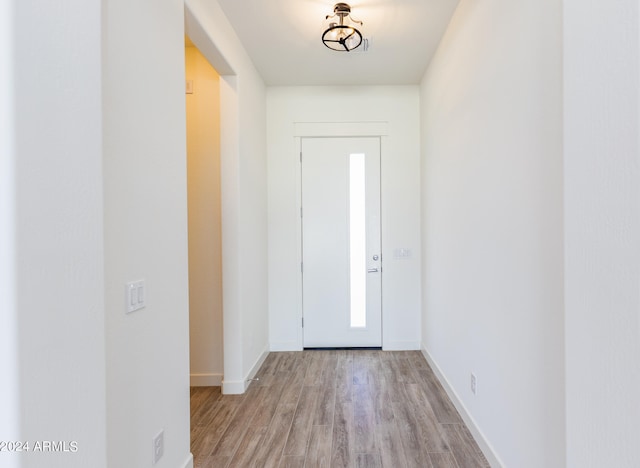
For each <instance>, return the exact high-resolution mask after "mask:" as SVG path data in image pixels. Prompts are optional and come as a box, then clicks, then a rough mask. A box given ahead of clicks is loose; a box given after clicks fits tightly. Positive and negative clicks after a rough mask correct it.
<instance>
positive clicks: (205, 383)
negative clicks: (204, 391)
mask: <svg viewBox="0 0 640 468" xmlns="http://www.w3.org/2000/svg"><path fill="white" fill-rule="evenodd" d="M190 384H191V386H192V387H220V386H221V385H222V374H191V379H190Z"/></svg>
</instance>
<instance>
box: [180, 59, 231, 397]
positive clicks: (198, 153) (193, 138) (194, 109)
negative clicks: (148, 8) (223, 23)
mask: <svg viewBox="0 0 640 468" xmlns="http://www.w3.org/2000/svg"><path fill="white" fill-rule="evenodd" d="M185 69H186V79H187V80H188V81H189V82H191V84H192V90H191V93H189V94H186V110H187V186H188V204H189V208H188V211H189V361H190V369H191V385H192V386H220V385H221V384H222V375H223V342H222V334H223V322H222V246H221V228H220V225H221V212H220V76H219V75H218V73H217V72H216V71H215V70H214V69H213V67H212V66H211V65H210V64H209V62H208V61H207V60H206V59H205V58H204V57H203V55H202V54H201V53H200V51H199V50H198V49H197V48H195V47H193V46H191V47H186V48H185Z"/></svg>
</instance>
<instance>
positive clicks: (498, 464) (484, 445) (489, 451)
mask: <svg viewBox="0 0 640 468" xmlns="http://www.w3.org/2000/svg"><path fill="white" fill-rule="evenodd" d="M420 351H421V352H422V355H423V356H424V358H425V359H426V360H427V362H428V363H429V365H430V366H431V369H433V372H434V373H435V374H436V376H437V377H438V380H440V383H441V384H442V386H443V387H444V390H445V392H447V395H448V396H449V398H450V399H451V401H452V402H453V405H454V406H455V407H456V409H457V410H458V413H460V416H461V417H462V419H463V421H464V422H465V424H466V425H467V428H469V431H470V432H471V435H473V438H474V439H475V441H476V442H477V443H478V446H479V447H480V450H482V453H483V454H484V456H485V458H486V459H487V461H488V462H489V464H490V465H491V466H492V468H503V467H504V464H503V463H502V461H500V458H499V457H498V455H497V454H496V452H495V450H494V449H493V447H492V446H491V444H490V443H489V441H488V440H487V438H486V437H485V436H484V434H483V433H482V431H481V430H480V429H479V428H478V425H477V424H476V421H475V419H473V416H471V414H470V413H469V411H467V408H466V407H465V406H464V404H463V403H462V400H461V399H460V397H458V394H457V393H456V391H455V390H454V389H453V387H452V386H451V384H450V383H449V381H448V380H447V378H446V377H445V375H444V374H443V373H442V369H440V367H439V366H438V364H437V363H436V362H435V361H434V360H433V358H432V357H431V355H430V354H429V351H427V349H426V348H425V347H424V346H422V347H421V349H420Z"/></svg>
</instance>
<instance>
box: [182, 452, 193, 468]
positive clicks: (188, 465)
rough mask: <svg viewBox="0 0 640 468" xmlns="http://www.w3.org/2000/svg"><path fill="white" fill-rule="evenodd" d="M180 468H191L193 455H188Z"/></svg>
mask: <svg viewBox="0 0 640 468" xmlns="http://www.w3.org/2000/svg"><path fill="white" fill-rule="evenodd" d="M182 468H193V454H192V453H189V456H188V457H187V459H186V461H185V462H184V463H183V464H182Z"/></svg>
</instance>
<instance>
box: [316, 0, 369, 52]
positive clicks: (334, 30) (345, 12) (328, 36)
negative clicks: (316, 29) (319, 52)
mask: <svg viewBox="0 0 640 468" xmlns="http://www.w3.org/2000/svg"><path fill="white" fill-rule="evenodd" d="M350 13H351V7H350V6H349V5H347V4H346V3H336V4H335V6H334V7H333V15H327V17H326V18H325V19H329V18H335V17H338V18H339V22H338V23H335V22H331V23H329V28H328V29H327V30H326V31H325V32H324V33H322V42H323V43H324V45H326V46H327V47H328V48H329V49H331V50H336V51H338V52H349V51H350V50H353V49H355V48H357V47H359V46H360V44H362V34H360V31H358V30H357V29H356V28H355V27H354V26H353V23H357V24H359V25H361V26H362V21H356V20H354V19H353V18H351V16H349V15H350Z"/></svg>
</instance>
